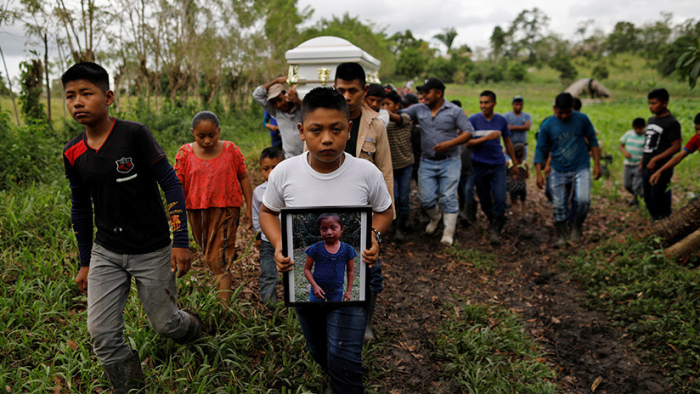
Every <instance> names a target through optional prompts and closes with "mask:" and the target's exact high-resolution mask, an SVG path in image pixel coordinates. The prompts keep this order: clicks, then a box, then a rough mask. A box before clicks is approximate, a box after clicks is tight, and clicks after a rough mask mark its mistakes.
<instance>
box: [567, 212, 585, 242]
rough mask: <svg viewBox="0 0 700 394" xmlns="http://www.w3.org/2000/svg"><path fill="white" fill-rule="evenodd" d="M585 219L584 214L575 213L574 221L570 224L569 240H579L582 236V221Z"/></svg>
mask: <svg viewBox="0 0 700 394" xmlns="http://www.w3.org/2000/svg"><path fill="white" fill-rule="evenodd" d="M585 220H586V216H585V215H576V216H575V217H574V222H573V224H572V225H571V236H570V237H571V242H580V241H581V237H582V236H583V222H584V221H585Z"/></svg>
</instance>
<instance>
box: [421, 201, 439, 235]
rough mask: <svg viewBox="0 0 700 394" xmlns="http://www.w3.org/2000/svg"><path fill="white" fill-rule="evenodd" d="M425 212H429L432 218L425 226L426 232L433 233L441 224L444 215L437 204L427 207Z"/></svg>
mask: <svg viewBox="0 0 700 394" xmlns="http://www.w3.org/2000/svg"><path fill="white" fill-rule="evenodd" d="M425 213H427V214H428V217H429V218H430V222H429V223H428V225H427V226H425V232H426V233H428V234H432V233H434V232H435V229H437V226H438V224H440V218H441V217H442V212H441V211H440V206H438V205H435V206H434V207H432V208H430V209H426V210H425Z"/></svg>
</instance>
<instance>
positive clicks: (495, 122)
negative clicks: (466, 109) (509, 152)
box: [469, 112, 510, 166]
mask: <svg viewBox="0 0 700 394" xmlns="http://www.w3.org/2000/svg"><path fill="white" fill-rule="evenodd" d="M469 122H471V124H472V125H473V126H474V130H475V131H474V132H472V136H473V137H474V138H481V137H483V136H485V135H487V134H489V133H491V132H492V131H500V132H501V138H503V137H510V130H509V129H508V122H507V121H506V118H504V117H503V116H501V115H499V114H493V117H492V118H491V120H486V118H484V115H482V114H481V112H479V113H478V114H474V115H472V116H470V117H469ZM472 162H473V163H477V164H486V165H494V166H495V165H505V164H506V157H505V155H504V154H503V146H502V145H501V139H500V138H498V139H495V140H489V141H486V142H482V143H481V144H479V145H477V146H474V147H472Z"/></svg>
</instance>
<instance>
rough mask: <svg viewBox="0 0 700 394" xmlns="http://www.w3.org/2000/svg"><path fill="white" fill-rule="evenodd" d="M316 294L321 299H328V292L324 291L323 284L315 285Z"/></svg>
mask: <svg viewBox="0 0 700 394" xmlns="http://www.w3.org/2000/svg"><path fill="white" fill-rule="evenodd" d="M314 295H315V296H316V298H319V299H321V300H325V299H326V292H325V291H323V289H322V288H321V286H314Z"/></svg>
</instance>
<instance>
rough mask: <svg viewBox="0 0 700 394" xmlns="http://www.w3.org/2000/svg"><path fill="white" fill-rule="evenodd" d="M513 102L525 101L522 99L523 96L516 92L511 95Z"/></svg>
mask: <svg viewBox="0 0 700 394" xmlns="http://www.w3.org/2000/svg"><path fill="white" fill-rule="evenodd" d="M513 102H514V103H523V102H525V100H523V96H521V95H519V94H516V95H515V96H513Z"/></svg>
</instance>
